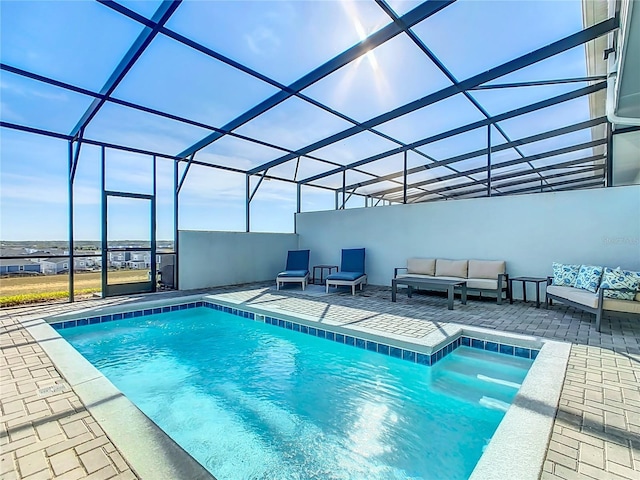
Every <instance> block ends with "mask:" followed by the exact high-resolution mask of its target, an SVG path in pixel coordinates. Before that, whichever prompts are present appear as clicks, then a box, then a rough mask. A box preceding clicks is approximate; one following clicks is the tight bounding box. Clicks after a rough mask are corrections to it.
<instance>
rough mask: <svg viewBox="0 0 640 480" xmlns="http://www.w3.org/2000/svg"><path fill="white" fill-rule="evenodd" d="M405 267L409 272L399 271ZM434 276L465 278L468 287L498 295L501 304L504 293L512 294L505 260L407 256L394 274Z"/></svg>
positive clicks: (417, 276) (422, 276)
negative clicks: (405, 260)
mask: <svg viewBox="0 0 640 480" xmlns="http://www.w3.org/2000/svg"><path fill="white" fill-rule="evenodd" d="M400 271H405V273H401V274H400V273H399V272H400ZM403 277H404V278H406V277H412V278H431V279H441V280H465V281H466V282H467V291H469V290H471V291H478V292H480V294H482V293H483V292H484V293H491V294H493V295H496V298H497V302H498V304H501V303H502V294H503V292H504V293H505V298H508V295H509V275H508V274H507V273H506V262H505V261H503V260H447V259H443V258H417V257H412V258H408V259H407V266H406V267H396V268H395V269H394V271H393V278H403Z"/></svg>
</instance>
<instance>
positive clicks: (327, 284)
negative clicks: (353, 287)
mask: <svg viewBox="0 0 640 480" xmlns="http://www.w3.org/2000/svg"><path fill="white" fill-rule="evenodd" d="M325 285H326V286H327V289H326V293H329V282H326V283H325Z"/></svg>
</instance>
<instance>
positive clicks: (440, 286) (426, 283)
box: [391, 277, 467, 310]
mask: <svg viewBox="0 0 640 480" xmlns="http://www.w3.org/2000/svg"><path fill="white" fill-rule="evenodd" d="M398 285H406V286H407V287H408V292H407V296H408V297H409V298H411V294H412V293H413V289H414V288H418V289H419V288H420V287H425V290H444V291H446V292H447V308H448V309H449V310H453V289H454V288H457V287H459V288H460V289H461V290H462V293H461V296H460V300H461V301H462V304H463V305H466V304H467V282H466V281H465V280H444V279H442V280H440V279H435V278H434V279H429V278H412V277H399V278H394V279H393V280H391V301H392V302H395V301H396V293H397V292H398Z"/></svg>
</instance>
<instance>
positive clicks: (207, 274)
mask: <svg viewBox="0 0 640 480" xmlns="http://www.w3.org/2000/svg"><path fill="white" fill-rule="evenodd" d="M297 248H298V236H297V235H296V234H293V233H240V232H197V231H189V230H184V231H180V232H179V238H178V249H179V251H178V254H179V257H178V258H179V262H178V269H179V275H180V276H179V286H180V290H189V289H193V288H206V287H215V286H220V285H236V284H239V283H248V282H260V281H265V280H273V281H274V284H275V278H276V275H277V274H278V272H280V271H282V270H284V267H285V263H286V261H287V251H288V250H296V249H297Z"/></svg>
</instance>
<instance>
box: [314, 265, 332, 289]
mask: <svg viewBox="0 0 640 480" xmlns="http://www.w3.org/2000/svg"><path fill="white" fill-rule="evenodd" d="M317 268H319V269H320V285H324V277H323V275H322V274H323V273H324V271H325V270H327V276H329V275H331V273H332V272H333V269H334V268H335V270H336V272H337V271H338V266H337V265H314V266H313V275H311V283H313V284H314V285H315V284H316V269H317Z"/></svg>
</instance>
